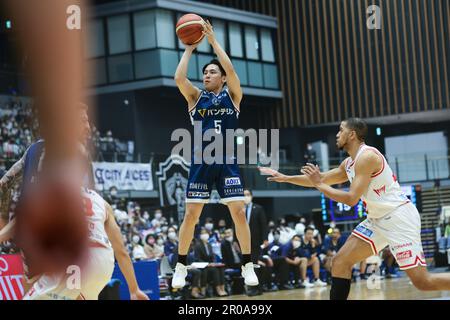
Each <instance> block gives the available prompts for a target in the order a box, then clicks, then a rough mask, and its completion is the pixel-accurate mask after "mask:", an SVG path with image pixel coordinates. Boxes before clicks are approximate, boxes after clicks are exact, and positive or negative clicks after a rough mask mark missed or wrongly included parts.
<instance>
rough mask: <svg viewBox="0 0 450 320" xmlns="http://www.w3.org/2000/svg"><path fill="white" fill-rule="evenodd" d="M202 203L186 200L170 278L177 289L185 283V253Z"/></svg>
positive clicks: (192, 236) (192, 235) (187, 250)
mask: <svg viewBox="0 0 450 320" xmlns="http://www.w3.org/2000/svg"><path fill="white" fill-rule="evenodd" d="M203 206H204V203H195V202H187V203H186V211H185V214H184V218H183V222H182V223H181V226H180V231H179V234H178V238H179V241H178V261H177V264H176V266H175V273H174V275H173V278H172V287H173V288H176V289H179V288H183V287H184V286H185V285H186V276H187V267H186V265H187V261H186V260H187V254H188V252H189V247H190V245H191V242H192V239H193V238H194V229H195V225H196V224H197V223H198V220H199V218H200V215H201V213H202V209H203Z"/></svg>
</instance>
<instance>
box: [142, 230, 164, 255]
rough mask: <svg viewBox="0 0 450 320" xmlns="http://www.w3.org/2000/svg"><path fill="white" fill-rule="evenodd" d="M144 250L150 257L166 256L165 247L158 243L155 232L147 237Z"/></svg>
mask: <svg viewBox="0 0 450 320" xmlns="http://www.w3.org/2000/svg"><path fill="white" fill-rule="evenodd" d="M144 252H145V255H146V256H147V258H148V259H161V258H162V257H163V256H164V248H162V247H160V246H157V245H156V240H155V236H154V235H153V234H148V235H147V236H146V237H145V245H144Z"/></svg>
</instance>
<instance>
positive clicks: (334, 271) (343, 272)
mask: <svg viewBox="0 0 450 320" xmlns="http://www.w3.org/2000/svg"><path fill="white" fill-rule="evenodd" d="M373 253H374V252H373V249H372V246H371V245H370V244H369V243H367V242H365V241H363V240H361V239H359V238H357V237H356V236H354V235H352V236H350V238H348V240H347V241H346V242H345V244H344V246H343V247H342V248H341V249H340V250H339V251H338V253H337V254H336V255H335V256H334V257H333V260H332V262H331V276H332V281H331V291H330V299H331V300H346V299H347V298H348V294H349V293H350V284H351V276H352V267H353V265H354V264H355V263H358V262H360V261H362V260H364V259H366V258H367V257H370V256H371V255H372V254H373Z"/></svg>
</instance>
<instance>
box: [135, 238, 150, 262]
mask: <svg viewBox="0 0 450 320" xmlns="http://www.w3.org/2000/svg"><path fill="white" fill-rule="evenodd" d="M132 256H133V260H135V261H138V260H145V259H147V256H146V254H145V251H144V247H143V246H142V243H141V238H140V237H139V236H138V235H134V236H133V251H132Z"/></svg>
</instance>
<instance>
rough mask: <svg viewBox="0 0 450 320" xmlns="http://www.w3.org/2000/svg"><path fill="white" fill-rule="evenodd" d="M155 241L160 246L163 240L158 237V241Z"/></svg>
mask: <svg viewBox="0 0 450 320" xmlns="http://www.w3.org/2000/svg"><path fill="white" fill-rule="evenodd" d="M156 243H157V244H159V245H160V246H162V245H163V243H164V240H163V239H158V241H156Z"/></svg>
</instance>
